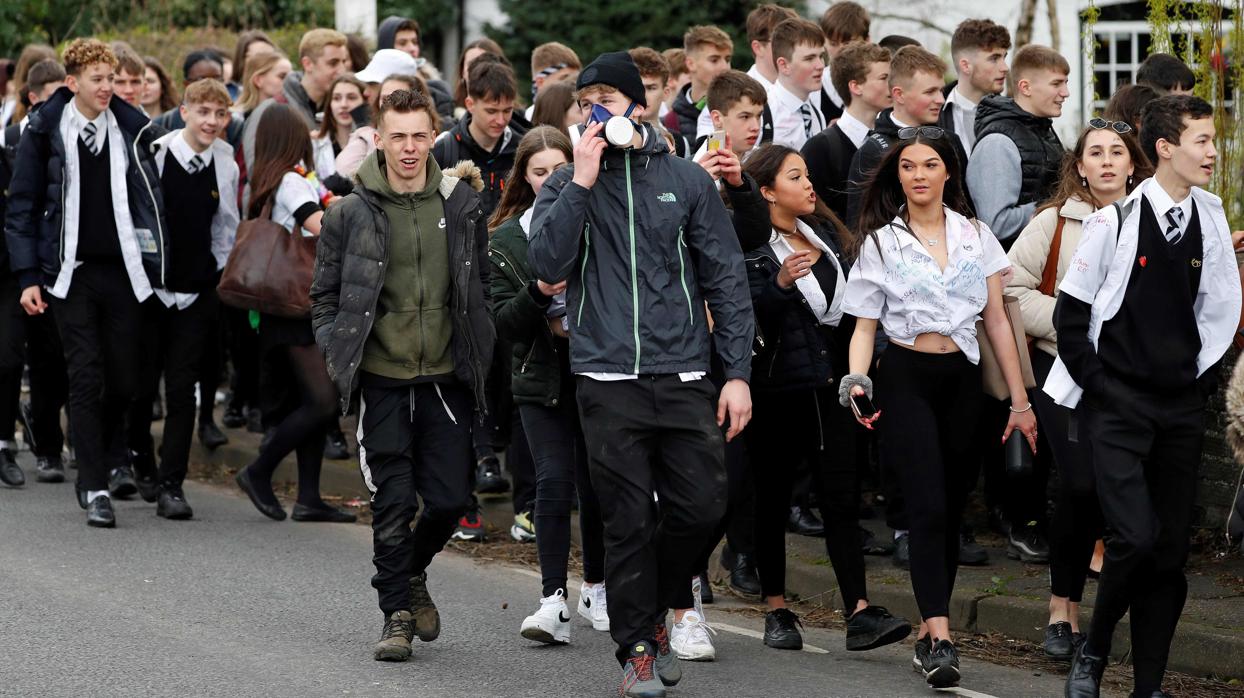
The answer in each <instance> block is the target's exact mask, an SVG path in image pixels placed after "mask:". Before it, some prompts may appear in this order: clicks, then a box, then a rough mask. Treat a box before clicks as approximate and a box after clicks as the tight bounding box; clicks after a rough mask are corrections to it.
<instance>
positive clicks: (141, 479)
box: [130, 451, 160, 502]
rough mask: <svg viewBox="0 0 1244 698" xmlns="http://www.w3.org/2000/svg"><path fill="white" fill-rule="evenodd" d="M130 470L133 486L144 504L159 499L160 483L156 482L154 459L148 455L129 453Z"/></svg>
mask: <svg viewBox="0 0 1244 698" xmlns="http://www.w3.org/2000/svg"><path fill="white" fill-rule="evenodd" d="M130 468H131V470H132V471H133V473H134V485H135V487H137V488H138V496H139V497H142V498H143V501H144V502H154V501H156V500H157V499H159V497H160V483H159V481H158V480H156V474H157V472H158V471H157V469H156V464H155V458H153V457H152V455H151V454H150V453H137V452H134V451H130Z"/></svg>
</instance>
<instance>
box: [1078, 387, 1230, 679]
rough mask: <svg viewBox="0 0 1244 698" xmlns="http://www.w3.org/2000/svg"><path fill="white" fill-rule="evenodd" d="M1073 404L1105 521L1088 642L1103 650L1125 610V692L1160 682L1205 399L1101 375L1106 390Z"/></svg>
mask: <svg viewBox="0 0 1244 698" xmlns="http://www.w3.org/2000/svg"><path fill="white" fill-rule="evenodd" d="M1082 411H1083V413H1084V424H1083V425H1082V427H1087V429H1088V435H1089V437H1090V439H1091V442H1092V450H1093V469H1094V472H1095V474H1096V478H1097V496H1098V498H1099V499H1100V501H1101V508H1102V515H1103V516H1104V518H1105V522H1106V538H1105V541H1106V555H1105V560H1104V561H1103V563H1102V570H1101V577H1100V579H1099V580H1098V583H1097V599H1096V602H1095V603H1094V604H1093V620H1092V624H1091V626H1090V629H1089V635H1088V638H1089V639H1088V642H1089V646H1088V649H1089V650H1090V651H1091V653H1092V654H1094V655H1096V656H1103V657H1104V656H1106V655H1107V653H1109V651H1110V643H1111V636H1112V635H1113V634H1114V628H1115V625H1116V624H1117V623H1118V622H1119V619H1120V618H1122V617H1123V614H1124V613H1125V612H1127V611H1128V610H1129V609H1130V610H1131V627H1132V665H1133V667H1134V669H1133V671H1134V675H1135V683H1136V685H1135V692H1136V693H1137V694H1139V695H1149V694H1150V693H1152V692H1153V691H1156V690H1158V689H1159V688H1160V687H1161V684H1162V676H1163V675H1164V674H1165V673H1166V662H1167V658H1168V656H1169V654H1170V645H1171V640H1172V638H1173V637H1174V635H1175V626H1176V624H1177V623H1178V622H1179V616H1180V614H1182V613H1183V607H1184V601H1185V600H1186V599H1187V595H1188V581H1187V578H1186V577H1185V576H1184V565H1185V563H1187V561H1188V544H1189V536H1190V534H1191V528H1192V515H1193V502H1194V500H1195V498H1196V484H1197V474H1198V471H1199V470H1200V466H1201V449H1202V442H1203V439H1204V435H1205V398H1204V397H1203V396H1202V395H1201V393H1200V390H1199V389H1198V387H1197V386H1196V385H1190V386H1188V389H1187V390H1186V391H1183V392H1181V393H1178V394H1173V395H1154V394H1151V393H1146V392H1142V391H1140V390H1137V389H1136V388H1134V387H1131V386H1127V385H1124V384H1123V383H1122V382H1121V381H1118V380H1115V379H1113V378H1108V379H1107V390H1106V394H1105V395H1094V394H1087V395H1086V396H1085V403H1084V408H1083V410H1082Z"/></svg>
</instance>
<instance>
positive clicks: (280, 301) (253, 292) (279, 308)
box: [216, 201, 319, 318]
mask: <svg viewBox="0 0 1244 698" xmlns="http://www.w3.org/2000/svg"><path fill="white" fill-rule="evenodd" d="M318 240H319V238H318V237H303V235H302V226H300V225H294V230H293V231H292V232H290V231H287V230H285V226H283V225H281V224H279V223H277V222H275V221H273V220H272V202H271V201H269V202H268V203H266V204H264V207H263V210H262V211H261V212H260V214H259V217H258V218H252V219H250V220H247V221H243V222H242V224H241V225H239V226H238V236H237V241H236V242H235V243H234V245H233V251H231V252H230V253H229V261H227V262H225V270H224V272H223V273H222V275H221V278H220V284H219V285H218V286H217V287H216V292H217V294H219V296H220V300H221V302H223V303H225V304H226V305H231V306H233V307H235V308H243V309H245V310H258V311H259V312H261V313H265V314H267V315H276V316H279V317H287V318H307V317H311V277H312V276H313V275H314V273H315V244H316V241H318Z"/></svg>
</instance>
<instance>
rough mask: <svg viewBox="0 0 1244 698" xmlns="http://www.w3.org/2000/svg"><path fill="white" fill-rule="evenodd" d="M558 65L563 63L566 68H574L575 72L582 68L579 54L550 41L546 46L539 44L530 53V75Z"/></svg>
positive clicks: (561, 44)
mask: <svg viewBox="0 0 1244 698" xmlns="http://www.w3.org/2000/svg"><path fill="white" fill-rule="evenodd" d="M559 63H565V64H566V67H567V68H574V69H575V70H578V69H580V68H582V67H583V65H582V64H581V63H579V54H577V53H575V52H574V49H572V48H570V47H569V46H567V45H565V44H563V43H559V42H556V41H550V42H548V43H547V44H540V45H539V46H537V47H536V48H535V50H534V51H532V52H531V74H532V75H535V74H536V73H538V72H540V71H541V70H544V69H545V68H551V67H553V66H555V65H557V64H559Z"/></svg>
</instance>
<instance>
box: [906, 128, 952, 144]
mask: <svg viewBox="0 0 1244 698" xmlns="http://www.w3.org/2000/svg"><path fill="white" fill-rule="evenodd" d="M945 135H946V129H944V128H942V127H940V126H907V127H905V128H900V129H899V130H898V137H899V140H903V141H906V140H910V139H912V138H915V137H916V136H920V137H921V138H941V137H942V136H945Z"/></svg>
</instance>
